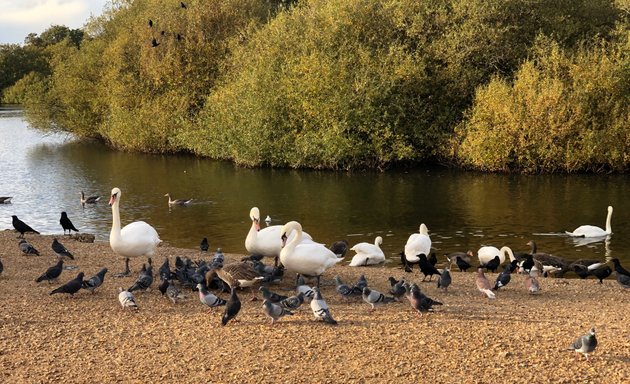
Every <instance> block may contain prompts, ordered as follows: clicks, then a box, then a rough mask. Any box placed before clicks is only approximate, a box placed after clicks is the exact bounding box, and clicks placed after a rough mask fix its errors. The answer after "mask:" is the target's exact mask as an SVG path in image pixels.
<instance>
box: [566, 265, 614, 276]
mask: <svg viewBox="0 0 630 384" xmlns="http://www.w3.org/2000/svg"><path fill="white" fill-rule="evenodd" d="M572 267H573V271H574V272H575V274H576V275H578V276H579V277H580V279H586V278H587V277H589V276H590V275H591V273H590V271H589V270H588V268H587V267H585V266H584V265H580V264H573V265H572ZM609 268H610V267H609Z"/></svg>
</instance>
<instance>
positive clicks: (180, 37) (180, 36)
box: [175, 33, 182, 41]
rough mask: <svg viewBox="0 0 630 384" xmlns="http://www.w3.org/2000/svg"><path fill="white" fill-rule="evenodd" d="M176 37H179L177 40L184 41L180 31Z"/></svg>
mask: <svg viewBox="0 0 630 384" xmlns="http://www.w3.org/2000/svg"><path fill="white" fill-rule="evenodd" d="M175 38H176V39H177V41H182V35H180V34H179V33H178V34H177V36H175Z"/></svg>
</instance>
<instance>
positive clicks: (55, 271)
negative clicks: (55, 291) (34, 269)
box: [35, 258, 63, 284]
mask: <svg viewBox="0 0 630 384" xmlns="http://www.w3.org/2000/svg"><path fill="white" fill-rule="evenodd" d="M62 271H63V259H61V258H60V259H59V261H58V262H57V264H55V265H53V266H52V267H49V268H48V269H47V270H46V272H44V273H42V275H41V276H40V277H38V278H37V279H36V280H35V282H36V283H40V282H42V281H44V280H48V284H50V282H51V281H53V280H57V278H58V277H59V276H60V275H61V272H62Z"/></svg>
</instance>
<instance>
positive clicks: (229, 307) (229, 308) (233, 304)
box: [221, 287, 241, 326]
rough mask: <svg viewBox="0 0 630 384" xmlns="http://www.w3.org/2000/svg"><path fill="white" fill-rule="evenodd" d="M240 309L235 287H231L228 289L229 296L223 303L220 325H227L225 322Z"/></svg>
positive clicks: (233, 316)
mask: <svg viewBox="0 0 630 384" xmlns="http://www.w3.org/2000/svg"><path fill="white" fill-rule="evenodd" d="M240 310H241V301H240V300H239V298H238V296H237V295H236V287H232V288H231V291H230V298H229V299H228V301H227V303H226V304H225V310H224V311H223V316H222V317H221V325H224V326H225V325H227V323H228V322H229V321H230V320H232V319H233V318H235V317H236V315H238V313H239V311H240Z"/></svg>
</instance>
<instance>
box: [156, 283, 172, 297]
mask: <svg viewBox="0 0 630 384" xmlns="http://www.w3.org/2000/svg"><path fill="white" fill-rule="evenodd" d="M170 281H171V280H162V282H161V283H160V285H158V291H160V294H161V295H162V296H164V295H166V290H167V289H168V285H169V282H170Z"/></svg>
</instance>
